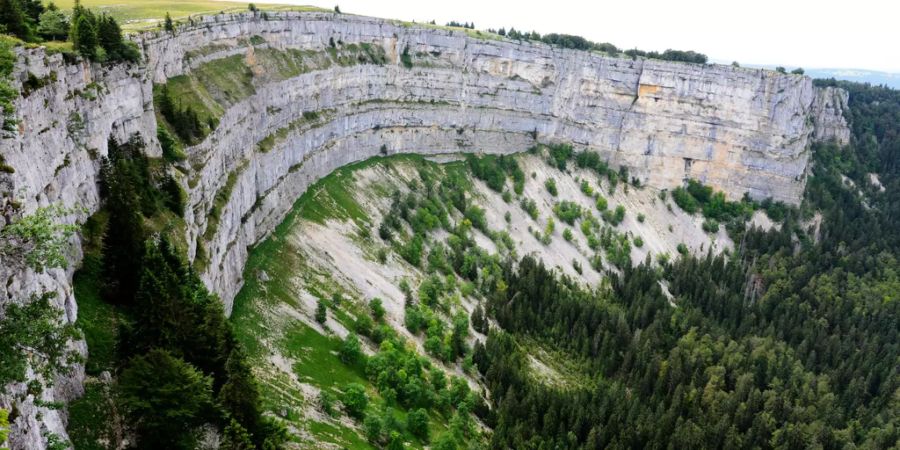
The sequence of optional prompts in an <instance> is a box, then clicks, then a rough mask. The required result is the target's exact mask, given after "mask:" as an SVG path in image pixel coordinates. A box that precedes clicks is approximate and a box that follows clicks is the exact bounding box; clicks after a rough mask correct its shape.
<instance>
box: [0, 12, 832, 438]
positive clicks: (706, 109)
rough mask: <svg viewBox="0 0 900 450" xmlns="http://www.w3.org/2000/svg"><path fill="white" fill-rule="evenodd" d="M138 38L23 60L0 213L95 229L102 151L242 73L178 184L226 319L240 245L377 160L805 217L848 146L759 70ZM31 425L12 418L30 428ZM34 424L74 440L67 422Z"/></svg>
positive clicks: (382, 28)
mask: <svg viewBox="0 0 900 450" xmlns="http://www.w3.org/2000/svg"><path fill="white" fill-rule="evenodd" d="M134 39H135V40H136V42H137V43H138V44H139V46H140V47H141V49H142V51H143V54H144V61H143V62H142V63H141V64H139V65H120V66H113V67H100V66H97V65H90V64H88V63H86V62H84V61H74V62H72V61H69V62H67V61H65V60H64V59H63V58H62V56H61V55H58V54H57V55H51V54H48V53H47V52H46V51H45V50H44V49H42V48H37V49H18V50H17V53H18V64H17V66H16V69H15V76H16V80H17V81H15V83H18V84H19V86H21V85H22V84H21V83H23V82H24V81H25V80H26V79H28V77H29V76H31V77H34V78H36V79H39V80H44V81H45V83H43V84H42V86H41V87H40V88H38V89H35V90H32V91H31V92H29V93H28V95H27V96H22V97H20V98H19V99H18V100H17V101H16V111H17V116H18V119H19V128H18V131H17V132H16V133H13V134H11V135H6V136H4V137H3V139H0V155H2V156H3V160H4V161H5V164H7V165H9V166H10V167H12V168H14V172H12V173H2V174H0V194H2V195H3V199H2V200H0V208H2V209H3V210H4V211H7V212H8V213H10V214H11V211H12V208H11V205H13V204H20V205H23V206H24V208H22V210H23V211H24V212H26V213H27V212H29V211H33V210H34V209H36V208H37V207H39V206H42V205H47V204H52V203H63V204H65V205H69V206H73V205H79V206H82V207H84V208H85V210H86V212H85V214H89V213H91V212H93V211H95V210H96V209H97V208H98V207H99V195H98V188H97V174H98V170H99V164H100V157H101V156H103V155H105V154H106V151H107V139H108V138H109V137H110V136H114V137H117V138H119V139H126V138H127V137H129V136H131V135H133V134H134V133H139V134H140V135H141V136H142V138H143V139H144V140H145V141H146V142H147V143H148V146H147V148H148V152H149V153H150V154H151V155H153V156H158V155H159V152H160V148H159V144H158V142H156V134H157V131H156V130H157V125H158V123H157V121H158V117H159V116H158V114H157V113H156V111H155V110H154V102H153V96H154V86H155V85H157V86H158V85H163V84H170V83H182V85H185V84H184V83H187V85H188V86H191V85H190V83H198V80H202V78H197V77H199V76H200V75H202V74H205V75H204V76H207V77H209V76H212V75H215V74H219V75H229V74H230V73H231V72H229V70H235V68H237V70H238V71H239V72H236V73H238V74H239V76H235V77H231V78H229V79H227V80H222V83H221V84H219V85H217V86H200V85H196V84H195V85H194V87H195V88H197V89H203V90H205V91H209V92H204V93H203V94H202V95H198V97H197V98H199V99H200V100H201V101H202V102H204V103H205V104H204V105H203V107H204V108H205V109H206V110H208V111H209V112H210V114H212V115H213V116H215V117H214V119H215V122H216V124H215V127H214V130H213V131H212V132H211V133H209V135H208V136H206V137H205V138H204V139H203V140H202V141H201V142H199V143H198V144H196V145H193V146H189V147H187V148H186V153H187V156H188V158H187V160H186V161H185V162H184V163H182V164H181V165H180V170H179V175H178V177H179V182H180V183H181V184H182V186H183V187H184V189H185V190H186V191H187V193H188V197H189V200H188V208H187V211H186V216H185V221H186V223H187V233H186V236H185V237H186V241H187V243H188V248H189V254H190V256H191V257H192V258H194V259H195V260H197V262H198V265H199V266H200V267H202V268H203V278H204V281H205V282H206V283H207V285H208V286H209V287H210V289H211V290H213V291H214V292H216V293H217V294H219V296H220V297H221V299H222V300H223V302H224V304H225V307H226V310H227V311H230V309H231V301H232V299H233V298H234V295H235V294H236V292H237V291H238V290H239V288H240V286H241V284H242V270H243V266H244V263H245V261H246V258H247V249H248V247H249V246H252V245H253V244H255V243H256V242H258V241H259V240H260V239H262V238H263V237H264V236H266V235H267V234H268V233H269V232H270V231H271V230H272V229H273V228H274V227H275V226H276V225H277V224H278V223H280V222H281V221H282V220H283V218H284V217H285V215H286V214H287V213H288V211H289V210H290V208H291V205H292V204H293V203H294V201H295V200H296V199H297V198H298V197H299V196H300V195H301V194H302V193H303V192H304V190H305V189H306V188H307V187H308V186H309V185H310V184H311V183H313V182H314V181H315V180H317V179H318V178H320V177H322V176H324V175H326V174H328V173H329V172H331V171H332V170H334V169H336V168H338V167H340V166H342V165H346V164H348V163H351V162H354V161H359V160H362V159H366V158H369V157H372V156H375V155H379V154H393V153H401V152H411V153H425V154H434V153H458V152H487V153H508V152H517V151H523V150H525V149H527V148H528V147H530V146H532V145H534V144H535V143H537V142H567V143H572V144H573V145H574V146H575V147H576V148H590V149H592V150H594V151H597V152H599V153H600V154H601V155H603V156H604V157H605V158H607V159H608V161H609V162H610V164H612V165H613V166H626V167H627V168H628V169H629V173H630V175H631V176H632V177H634V178H636V179H638V180H640V182H641V183H642V184H644V185H648V186H650V187H653V188H658V189H667V188H672V187H675V186H678V185H680V184H681V183H683V180H684V179H686V178H695V179H699V180H701V181H703V182H704V183H706V184H708V185H711V186H713V187H714V188H716V189H718V190H721V191H724V192H725V193H726V194H727V195H728V196H729V197H730V198H740V197H742V196H743V195H745V194H749V195H750V196H751V197H754V198H767V197H771V198H773V199H775V200H781V201H785V202H788V203H798V202H799V200H800V197H801V194H802V191H803V189H804V186H805V178H806V173H807V169H808V162H809V159H810V144H811V142H813V141H814V140H826V139H837V140H838V141H840V142H846V141H847V140H848V138H849V130H848V128H847V124H846V121H845V120H844V118H843V116H842V112H843V110H844V109H845V108H846V102H847V94H846V92H844V91H841V90H837V89H832V88H827V89H819V88H816V87H814V86H813V83H812V80H811V79H810V78H808V77H805V76H801V75H791V74H781V73H777V72H772V71H767V70H759V69H747V68H739V67H731V66H723V65H698V64H687V63H678V62H667V61H659V60H649V59H646V60H645V59H637V60H632V59H624V58H616V57H610V56H606V55H602V54H598V53H591V52H586V51H579V50H566V49H560V48H555V47H551V46H548V45H544V44H534V43H529V42H519V41H514V40H507V39H498V38H495V37H489V36H488V35H478V34H477V33H476V32H462V31H459V30H450V29H446V28H442V27H433V26H427V25H416V24H408V23H401V22H397V21H391V20H383V19H376V18H369V17H361V16H353V15H345V14H331V13H267V14H262V13H256V14H253V13H245V14H235V15H217V16H210V17H205V18H202V19H200V20H199V21H194V22H193V23H192V24H190V25H189V26H185V27H182V28H180V29H178V30H177V31H176V32H175V33H167V32H163V31H160V32H154V33H147V34H143V35H140V36H137V37H135V38H134ZM229 76H230V75H229ZM207 88H208V89H207ZM217 198H218V201H217ZM217 203H218V204H217ZM7 220H8V218H7ZM75 253H76V255H75V256H74V257H73V261H72V262H73V263H77V260H78V259H79V256H77V253H78V252H75ZM74 265H76V264H73V266H74ZM0 266H2V264H0ZM0 276H2V279H3V280H4V283H0V294H2V296H0V303H3V302H6V301H12V299H14V298H24V297H23V296H24V295H27V294H29V293H31V292H36V291H38V290H41V289H43V290H47V289H50V290H55V291H57V292H59V293H60V294H61V295H59V296H58V297H57V301H58V303H59V306H61V307H63V308H64V309H65V310H66V312H67V316H68V318H69V320H70V321H74V320H75V317H76V315H77V307H76V305H75V302H74V297H73V295H72V289H71V269H70V270H69V271H68V272H67V271H62V270H51V271H48V272H46V273H32V272H30V271H28V270H26V271H25V272H13V271H11V270H10V269H7V268H0ZM76 372H77V371H76ZM67 380H68V381H67V382H66V380H61V381H60V382H59V383H57V386H58V387H59V388H58V389H57V390H56V391H58V392H53V393H50V394H47V395H48V396H49V397H48V398H49V399H51V400H55V399H62V400H65V399H67V398H70V397H72V396H73V395H77V394H78V391H79V388H80V387H79V374H78V373H75V374H72V375H70V377H69V378H68V379H67ZM29 408H30V409H29ZM38 409H40V408H38V407H36V406H34V405H31V406H30V407H29V406H25V407H23V409H22V410H21V412H22V414H23V415H24V416H25V417H28V418H29V419H28V420H33V421H35V422H34V424H35V425H37V415H36V411H37V410H38ZM29 414H30V415H29ZM42 417H43V418H42V420H43V422H44V423H45V424H46V426H47V427H48V428H49V429H51V430H53V431H63V430H62V422H63V420H62V414H61V413H59V412H57V411H52V412H51V411H47V412H46V413H44V414H42ZM36 429H37V428H36ZM63 432H64V431H63ZM20 439H25V441H21V442H26V441H27V439H28V437H27V436H26V437H20ZM33 442H38V441H33Z"/></svg>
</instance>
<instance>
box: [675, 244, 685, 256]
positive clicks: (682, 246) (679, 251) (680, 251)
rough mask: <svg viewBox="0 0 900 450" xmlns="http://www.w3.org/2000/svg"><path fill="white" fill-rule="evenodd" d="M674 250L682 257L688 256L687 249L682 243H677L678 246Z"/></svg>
mask: <svg viewBox="0 0 900 450" xmlns="http://www.w3.org/2000/svg"><path fill="white" fill-rule="evenodd" d="M676 248H677V250H678V253H681V254H682V255H687V254H688V248H687V245H684V243H683V242H682V243H679V244H678V247H676Z"/></svg>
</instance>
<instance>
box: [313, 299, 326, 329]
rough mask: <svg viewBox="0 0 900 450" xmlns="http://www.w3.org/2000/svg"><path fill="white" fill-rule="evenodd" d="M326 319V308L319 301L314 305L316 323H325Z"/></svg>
mask: <svg viewBox="0 0 900 450" xmlns="http://www.w3.org/2000/svg"><path fill="white" fill-rule="evenodd" d="M327 319H328V306H327V305H325V302H324V301H322V300H319V301H318V302H317V303H316V322H319V323H325V320H327Z"/></svg>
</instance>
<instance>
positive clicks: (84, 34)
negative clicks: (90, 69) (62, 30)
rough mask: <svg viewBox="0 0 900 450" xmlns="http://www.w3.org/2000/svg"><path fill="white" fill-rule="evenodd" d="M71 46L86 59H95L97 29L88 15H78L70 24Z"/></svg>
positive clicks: (97, 41)
mask: <svg viewBox="0 0 900 450" xmlns="http://www.w3.org/2000/svg"><path fill="white" fill-rule="evenodd" d="M71 35H72V45H73V46H74V47H75V50H76V51H77V52H78V53H79V54H81V56H84V57H85V58H87V59H90V60H94V59H97V44H98V43H99V40H98V39H97V29H96V28H95V27H94V21H93V20H91V17H90V15H89V14H87V13H84V14H79V15H78V16H76V17H75V20H74V21H73V22H72V33H71Z"/></svg>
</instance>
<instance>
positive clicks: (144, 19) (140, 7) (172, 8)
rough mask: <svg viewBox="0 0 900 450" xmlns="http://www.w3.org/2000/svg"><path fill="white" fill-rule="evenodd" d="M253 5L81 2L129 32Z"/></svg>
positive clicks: (205, 0)
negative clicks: (168, 19)
mask: <svg viewBox="0 0 900 450" xmlns="http://www.w3.org/2000/svg"><path fill="white" fill-rule="evenodd" d="M55 3H56V6H59V7H60V8H61V9H67V10H70V9H71V8H72V6H73V5H74V4H75V1H74V0H59V1H57V2H55ZM249 3H252V2H249V1H248V2H237V1H227V0H225V1H223V0H185V1H180V0H178V1H176V0H168V1H158V0H82V1H81V5H82V6H85V7H87V8H90V9H96V10H99V11H101V12H106V13H109V14H110V15H111V16H113V17H114V18H115V19H116V20H118V21H119V22H120V23H121V24H122V28H123V29H125V30H126V31H141V30H149V29H154V28H156V27H157V26H158V25H157V24H158V23H160V21H161V20H162V19H163V18H164V17H165V16H166V12H168V13H169V14H170V15H171V16H172V18H173V19H175V20H178V19H183V18H186V17H188V16H191V15H197V14H200V15H202V14H218V13H220V12H226V13H237V12H244V11H247V5H248V4H249ZM256 6H257V8H259V9H260V10H263V11H325V12H327V11H331V10H329V9H323V8H319V7H316V6H301V5H282V4H272V3H265V4H263V3H258V4H256Z"/></svg>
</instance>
